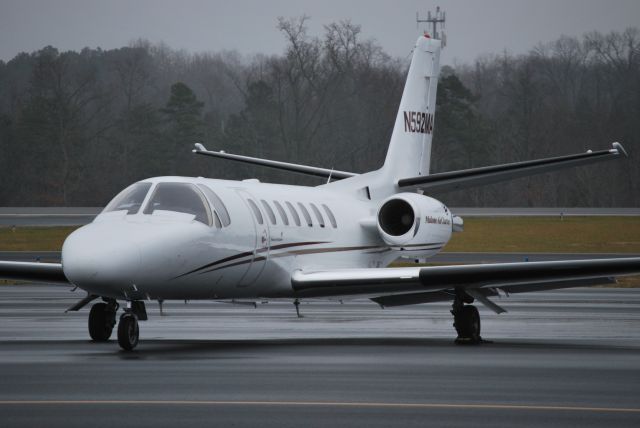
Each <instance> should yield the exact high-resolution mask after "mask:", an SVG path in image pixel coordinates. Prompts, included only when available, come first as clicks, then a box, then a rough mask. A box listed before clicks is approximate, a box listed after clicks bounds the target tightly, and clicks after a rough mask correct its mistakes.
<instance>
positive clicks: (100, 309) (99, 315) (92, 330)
mask: <svg viewBox="0 0 640 428" xmlns="http://www.w3.org/2000/svg"><path fill="white" fill-rule="evenodd" d="M103 300H104V303H96V304H95V305H93V306H92V307H91V311H90V312H89V335H90V336H91V339H92V340H93V341H94V342H106V341H108V340H109V338H110V337H111V334H112V333H113V328H114V327H115V325H116V312H117V311H118V308H119V305H118V303H117V302H116V301H115V300H113V299H107V298H103ZM138 320H140V321H146V320H147V311H146V309H145V306H144V302H141V301H129V302H127V307H126V308H125V309H124V314H122V316H120V322H119V324H118V344H119V345H120V347H121V348H122V349H124V350H125V351H131V350H133V348H135V347H136V346H137V345H138V340H139V335H140V330H139V328H138Z"/></svg>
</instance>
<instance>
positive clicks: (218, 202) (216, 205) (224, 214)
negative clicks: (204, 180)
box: [198, 184, 231, 227]
mask: <svg viewBox="0 0 640 428" xmlns="http://www.w3.org/2000/svg"><path fill="white" fill-rule="evenodd" d="M198 187H199V188H200V189H202V191H203V192H204V194H205V195H207V198H209V200H210V201H211V204H213V209H214V210H215V211H216V213H217V214H218V217H220V221H221V222H222V225H223V226H224V227H227V226H229V225H230V224H231V217H230V216H229V211H227V207H226V206H225V205H224V202H222V199H220V197H219V196H218V195H217V194H216V192H214V191H213V190H211V189H210V188H209V187H208V186H205V185H204V184H198Z"/></svg>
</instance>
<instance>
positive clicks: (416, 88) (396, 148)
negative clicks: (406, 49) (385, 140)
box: [381, 35, 441, 181]
mask: <svg viewBox="0 0 640 428" xmlns="http://www.w3.org/2000/svg"><path fill="white" fill-rule="evenodd" d="M440 49H441V44H440V40H435V39H431V38H429V37H428V36H426V35H425V36H422V37H420V38H419V39H418V41H417V43H416V46H415V48H414V50H413V57H412V59H411V65H410V67H409V73H408V75H407V82H406V84H405V87H404V92H403V93H402V100H401V101H400V108H399V109H398V115H397V117H396V122H395V126H394V128H393V133H392V135H391V142H390V144H389V150H388V152H387V157H386V159H385V162H384V166H383V167H382V171H381V172H382V173H383V175H384V176H385V178H387V179H390V180H394V181H395V180H398V179H399V178H403V177H415V176H418V175H428V174H429V164H430V161H431V138H432V136H433V125H434V119H435V109H436V91H437V89H438V75H439V74H440Z"/></svg>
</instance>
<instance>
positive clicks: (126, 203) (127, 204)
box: [102, 183, 151, 214]
mask: <svg viewBox="0 0 640 428" xmlns="http://www.w3.org/2000/svg"><path fill="white" fill-rule="evenodd" d="M150 188H151V183H135V184H132V185H131V186H129V187H127V188H126V189H124V190H123V191H122V192H120V193H118V195H117V196H116V197H115V198H113V199H112V200H111V202H109V204H108V205H107V206H106V207H105V209H104V210H103V211H102V212H105V213H107V212H110V211H126V212H127V214H136V213H137V212H138V211H139V210H140V206H141V205H142V202H144V198H145V197H146V196H147V193H149V189H150Z"/></svg>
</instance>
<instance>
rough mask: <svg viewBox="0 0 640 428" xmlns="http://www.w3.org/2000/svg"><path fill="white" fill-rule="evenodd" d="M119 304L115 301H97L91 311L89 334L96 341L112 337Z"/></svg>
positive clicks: (104, 340) (103, 340)
mask: <svg viewBox="0 0 640 428" xmlns="http://www.w3.org/2000/svg"><path fill="white" fill-rule="evenodd" d="M117 310H118V304H117V303H115V302H109V303H96V304H95V305H93V306H92V307H91V311H90V312H89V336H91V339H92V340H93V341H94V342H106V341H108V340H109V338H110V337H111V333H112V332H113V327H114V326H115V325H116V311H117Z"/></svg>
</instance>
